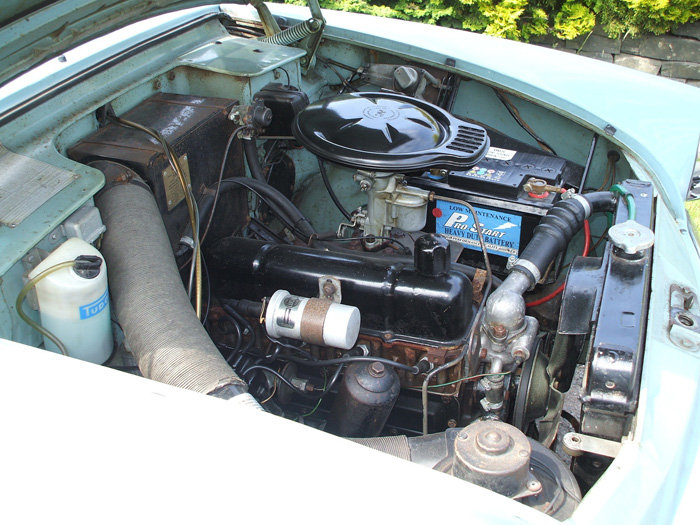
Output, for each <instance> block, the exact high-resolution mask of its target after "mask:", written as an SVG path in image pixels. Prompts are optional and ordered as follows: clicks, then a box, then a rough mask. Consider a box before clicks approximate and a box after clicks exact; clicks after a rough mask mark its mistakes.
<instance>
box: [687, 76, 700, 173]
mask: <svg viewBox="0 0 700 525" xmlns="http://www.w3.org/2000/svg"><path fill="white" fill-rule="evenodd" d="M686 84H688V85H689V86H695V87H697V88H700V80H688V82H686ZM696 171H697V172H698V175H699V176H700V162H698V168H697V169H696Z"/></svg>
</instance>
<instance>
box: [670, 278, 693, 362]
mask: <svg viewBox="0 0 700 525" xmlns="http://www.w3.org/2000/svg"><path fill="white" fill-rule="evenodd" d="M668 335H669V338H670V339H671V341H672V342H673V344H675V345H676V346H678V347H679V348H682V349H683V350H688V351H689V352H697V351H698V350H700V305H698V299H697V296H696V295H695V293H693V292H692V291H691V290H689V289H687V288H681V287H680V286H678V285H675V284H674V285H672V286H671V289H670V296H669V327H668Z"/></svg>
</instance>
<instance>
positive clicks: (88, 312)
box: [29, 237, 112, 364]
mask: <svg viewBox="0 0 700 525" xmlns="http://www.w3.org/2000/svg"><path fill="white" fill-rule="evenodd" d="M79 255H96V256H98V257H99V258H100V259H102V265H101V266H100V272H99V274H98V275H97V277H94V278H92V279H87V278H84V277H81V276H79V275H78V274H77V273H76V272H75V270H74V269H73V268H62V269H60V270H57V271H55V272H53V273H51V274H49V275H47V276H46V277H44V278H43V279H42V280H41V281H39V282H38V283H37V284H36V286H35V289H36V293H37V298H38V300H39V313H40V315H41V325H42V326H43V327H44V328H46V329H47V330H48V331H50V332H51V333H53V334H54V335H55V336H56V337H57V338H58V339H59V340H60V341H61V342H62V343H63V345H64V346H65V347H66V349H67V350H68V355H69V356H70V357H75V358H77V359H82V360H83V361H89V362H91V363H97V364H102V363H104V362H105V361H107V359H108V358H109V356H110V355H111V353H112V324H111V318H110V313H109V292H108V288H107V266H106V264H105V262H104V258H103V257H102V254H100V252H99V251H98V250H97V249H96V248H94V247H93V246H92V245H90V244H88V243H86V242H85V241H83V240H81V239H78V238H77V237H73V238H71V239H68V240H67V241H66V242H64V243H63V244H62V245H61V246H59V247H58V248H56V249H55V250H54V251H53V252H51V254H50V255H49V256H48V257H47V258H46V259H44V260H43V261H42V262H41V263H40V264H39V265H38V266H37V267H36V268H34V270H32V271H31V272H30V274H29V277H30V278H34V277H36V276H37V275H39V274H40V273H41V272H43V271H44V270H46V269H48V268H50V267H51V266H54V265H55V264H59V263H62V262H66V261H72V260H75V258H76V257H78V256H79ZM44 347H45V348H46V349H47V350H51V351H52V352H60V351H59V349H58V347H57V346H56V345H55V344H53V343H52V342H51V341H50V340H49V339H47V338H44Z"/></svg>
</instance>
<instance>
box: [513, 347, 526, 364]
mask: <svg viewBox="0 0 700 525" xmlns="http://www.w3.org/2000/svg"><path fill="white" fill-rule="evenodd" d="M525 356H526V354H525V350H523V349H522V348H516V349H515V350H513V357H514V358H516V359H517V358H520V359H522V360H523V361H524V360H525Z"/></svg>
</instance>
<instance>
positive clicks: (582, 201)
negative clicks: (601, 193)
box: [570, 195, 591, 219]
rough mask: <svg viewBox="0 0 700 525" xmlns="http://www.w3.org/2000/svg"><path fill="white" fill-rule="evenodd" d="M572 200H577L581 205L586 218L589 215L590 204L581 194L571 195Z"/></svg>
mask: <svg viewBox="0 0 700 525" xmlns="http://www.w3.org/2000/svg"><path fill="white" fill-rule="evenodd" d="M570 200H572V201H578V202H579V203H580V204H581V206H583V211H584V213H585V214H586V219H588V217H590V216H591V204H590V203H589V202H588V200H586V198H585V197H584V196H583V195H574V196H572V197H571V199H570Z"/></svg>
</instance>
